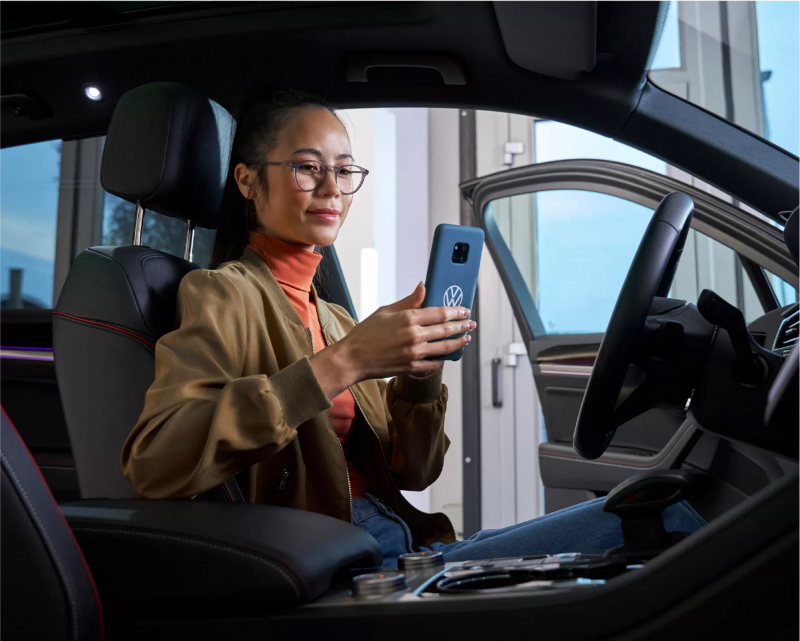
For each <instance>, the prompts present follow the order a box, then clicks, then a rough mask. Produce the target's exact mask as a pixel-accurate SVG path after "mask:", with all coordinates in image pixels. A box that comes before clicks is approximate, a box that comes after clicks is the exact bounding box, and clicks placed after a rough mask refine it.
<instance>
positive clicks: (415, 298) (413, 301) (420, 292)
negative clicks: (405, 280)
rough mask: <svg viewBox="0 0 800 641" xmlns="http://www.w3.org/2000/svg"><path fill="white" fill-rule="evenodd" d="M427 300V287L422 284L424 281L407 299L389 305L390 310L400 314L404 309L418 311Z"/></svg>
mask: <svg viewBox="0 0 800 641" xmlns="http://www.w3.org/2000/svg"><path fill="white" fill-rule="evenodd" d="M424 300H425V285H423V284H422V281H420V282H419V285H417V286H416V287H415V288H414V291H413V292H411V293H410V294H409V295H408V296H406V297H405V298H401V299H400V300H399V301H397V302H396V303H393V304H391V305H389V309H391V310H392V311H395V312H399V311H400V310H403V309H416V308H417V307H419V306H420V305H422V301H424Z"/></svg>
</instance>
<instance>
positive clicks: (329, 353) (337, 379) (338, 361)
mask: <svg viewBox="0 0 800 641" xmlns="http://www.w3.org/2000/svg"><path fill="white" fill-rule="evenodd" d="M310 360H311V366H312V367H313V368H314V373H315V374H316V376H317V380H319V383H320V386H321V387H322V389H323V391H324V392H325V393H326V394H327V395H328V398H330V399H331V400H333V398H334V397H335V396H338V395H339V394H341V393H342V392H343V391H344V390H346V389H347V388H348V387H350V386H351V385H355V384H356V383H358V382H359V381H360V380H362V379H363V376H361V373H360V371H359V369H358V367H356V365H355V363H354V360H353V358H352V357H351V354H350V351H349V349H348V348H347V345H345V344H344V342H340V343H334V344H333V345H330V346H329V347H326V348H325V349H324V350H322V351H320V352H319V353H317V354H315V355H314V356H312V357H311V359H310Z"/></svg>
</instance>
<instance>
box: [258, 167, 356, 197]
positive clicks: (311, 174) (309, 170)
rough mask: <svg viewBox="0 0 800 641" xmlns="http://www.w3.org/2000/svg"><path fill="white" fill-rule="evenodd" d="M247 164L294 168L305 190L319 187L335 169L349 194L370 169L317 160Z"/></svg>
mask: <svg viewBox="0 0 800 641" xmlns="http://www.w3.org/2000/svg"><path fill="white" fill-rule="evenodd" d="M244 164H245V165H282V166H285V167H291V168H292V169H294V179H295V180H296V181H297V186H298V187H300V189H302V190H303V191H314V190H315V189H318V188H319V187H320V186H321V185H322V184H323V183H324V182H325V180H326V179H327V178H328V170H330V169H332V170H333V179H334V180H335V181H336V184H337V185H338V187H339V189H340V190H341V192H342V193H343V194H344V195H346V196H349V195H350V194H354V193H356V192H357V191H358V189H359V188H360V187H361V185H362V184H364V178H366V177H367V174H369V170H368V169H364V168H363V167H359V166H358V165H339V166H337V165H326V164H325V163H323V162H319V161H317V160H298V161H295V162H244Z"/></svg>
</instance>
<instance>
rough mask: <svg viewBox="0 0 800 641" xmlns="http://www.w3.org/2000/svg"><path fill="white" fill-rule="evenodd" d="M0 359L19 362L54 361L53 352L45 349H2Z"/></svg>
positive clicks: (0, 349)
mask: <svg viewBox="0 0 800 641" xmlns="http://www.w3.org/2000/svg"><path fill="white" fill-rule="evenodd" d="M37 352H38V353H37ZM0 358H8V359H12V360H18V361H52V360H53V350H52V349H47V348H44V347H17V348H8V347H2V348H0Z"/></svg>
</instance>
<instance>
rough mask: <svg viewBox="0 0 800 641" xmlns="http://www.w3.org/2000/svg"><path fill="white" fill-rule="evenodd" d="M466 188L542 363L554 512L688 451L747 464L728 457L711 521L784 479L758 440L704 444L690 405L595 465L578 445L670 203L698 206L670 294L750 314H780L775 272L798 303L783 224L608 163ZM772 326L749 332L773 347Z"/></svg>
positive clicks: (547, 166)
mask: <svg viewBox="0 0 800 641" xmlns="http://www.w3.org/2000/svg"><path fill="white" fill-rule="evenodd" d="M461 190H462V195H463V196H464V197H465V198H466V199H467V200H468V201H469V202H471V203H472V205H473V209H474V215H475V221H476V224H478V225H480V226H481V227H482V228H483V229H484V231H485V232H486V244H487V246H488V249H489V251H490V253H491V256H492V258H493V259H494V262H495V265H496V267H497V269H498V271H499V273H500V276H501V279H502V281H503V284H504V286H505V288H506V291H507V294H508V296H509V299H510V302H511V306H512V308H513V311H514V315H515V317H516V320H517V323H518V324H519V328H520V331H521V334H522V338H523V341H524V345H525V349H526V350H527V354H528V357H529V358H530V362H531V366H532V371H533V378H534V381H535V386H536V391H537V393H538V398H539V401H540V403H541V408H542V412H543V416H544V424H545V431H546V438H547V440H546V442H542V443H540V445H539V451H538V456H539V467H540V471H541V477H542V482H543V484H544V494H545V510H546V512H552V511H554V510H557V509H561V508H563V507H567V506H569V505H573V504H575V503H578V502H581V501H584V500H587V499H589V498H594V497H596V496H602V495H604V494H605V493H607V492H608V491H609V490H611V489H612V488H613V487H614V486H616V485H617V484H618V483H620V482H621V481H622V480H624V479H625V478H627V477H629V476H631V475H632V474H635V473H637V472H640V471H642V470H647V469H652V468H659V467H672V466H679V465H680V464H681V463H682V462H683V460H684V459H686V463H687V464H688V465H691V466H693V467H695V468H697V469H700V470H704V471H711V470H712V468H714V466H716V467H719V466H720V463H719V459H720V457H722V458H723V459H724V460H725V461H727V462H729V461H730V460H734V461H739V463H735V464H727V467H728V468H730V469H729V470H728V472H729V473H727V476H726V475H725V474H723V475H722V477H724V478H723V479H722V480H721V481H720V483H719V487H718V488H716V490H715V491H714V492H711V493H709V496H712V498H711V499H709V505H707V506H704V510H705V512H706V515H707V516H708V517H709V518H712V517H713V516H715V515H716V514H718V513H720V512H721V511H724V509H726V508H727V507H729V506H730V505H731V504H733V503H735V502H738V501H739V500H741V498H743V497H744V496H746V495H747V494H749V493H751V491H754V489H757V488H756V486H760V485H762V484H765V483H766V482H767V481H768V480H769V479H770V478H771V477H772V476H774V475H776V474H780V471H779V470H778V471H776V469H775V467H776V466H775V463H774V461H766V460H765V459H764V457H761V456H760V455H759V454H758V453H755V452H752V451H749V450H747V449H746V448H739V449H737V450H736V453H735V455H734V454H731V453H730V452H728V448H729V445H728V444H726V443H725V444H722V445H721V444H720V441H719V439H717V438H715V437H713V436H710V435H704V436H703V438H700V437H699V436H700V432H698V431H697V430H696V428H695V427H694V426H693V425H692V424H691V422H689V421H686V420H685V418H686V417H685V414H684V413H683V412H668V411H665V410H662V409H652V410H650V411H648V412H646V413H645V414H643V415H641V416H638V417H636V418H635V419H633V420H631V421H629V422H628V423H626V424H624V425H623V426H622V427H620V428H619V430H618V431H617V433H616V436H615V437H614V440H613V441H612V443H611V446H610V447H609V448H608V451H607V452H606V453H605V454H604V455H603V456H602V457H601V458H599V459H597V460H594V461H587V460H584V459H581V458H580V457H579V456H578V455H577V454H576V453H575V451H574V450H573V448H572V434H573V430H574V427H575V422H576V419H577V416H578V410H579V408H580V404H581V400H582V398H583V393H584V391H585V389H586V384H587V382H588V380H589V375H590V374H591V371H592V365H593V362H594V358H595V356H596V354H597V350H598V348H599V346H600V342H601V340H602V337H603V331H604V330H605V327H606V325H607V323H608V320H609V318H610V315H611V311H612V309H613V307H614V304H615V303H616V298H617V294H618V292H619V289H620V287H621V285H622V282H623V280H624V278H625V275H626V274H627V270H628V267H629V265H630V262H631V260H632V258H633V255H634V253H635V251H636V249H637V247H638V244H639V241H640V240H641V237H642V234H643V233H644V230H645V227H646V226H647V224H648V222H649V220H650V217H651V215H652V213H653V211H654V209H655V208H656V206H657V205H658V203H659V202H660V201H661V199H662V198H663V197H664V196H666V195H667V194H668V193H670V192H673V191H683V192H684V193H686V194H688V195H689V196H690V197H691V198H692V199H693V200H694V202H695V213H694V217H693V222H692V232H691V233H690V237H689V239H688V241H687V248H686V250H685V251H684V258H683V259H682V262H681V265H680V266H679V270H678V274H677V275H676V278H675V281H674V284H673V288H672V291H671V295H672V297H674V298H681V299H685V300H688V301H689V302H692V303H693V302H696V300H697V296H698V295H699V294H700V292H701V291H702V289H704V288H706V287H708V288H711V289H714V290H715V291H716V292H717V293H719V294H720V295H721V296H723V297H724V298H726V299H727V300H729V301H730V302H732V303H734V304H736V305H738V306H739V307H740V308H741V309H742V311H743V313H744V314H745V318H746V319H747V320H748V321H751V320H754V319H756V318H759V317H762V316H763V315H764V314H765V313H768V312H772V314H778V313H779V311H780V310H779V309H778V308H779V301H778V300H777V298H776V297H775V294H774V292H773V289H772V287H771V286H770V282H769V279H770V278H772V279H773V280H774V281H775V282H785V283H787V284H788V286H789V288H790V290H791V291H793V292H794V297H795V299H796V288H797V278H796V276H795V274H794V270H795V267H794V264H793V262H792V259H791V257H790V255H789V253H788V251H787V250H786V247H785V244H784V242H783V238H782V235H781V230H780V229H779V228H778V226H777V225H774V224H771V223H770V222H769V221H768V220H767V219H766V218H764V217H759V216H757V215H754V214H751V213H748V212H745V211H744V210H743V209H741V208H739V207H737V206H735V205H734V204H731V203H728V202H725V201H724V200H722V199H721V198H717V197H715V196H713V195H711V194H710V193H709V192H707V191H704V190H702V189H699V188H697V187H694V186H692V185H689V184H686V183H684V182H681V181H678V180H676V179H675V178H671V177H669V176H665V175H661V174H657V173H654V172H651V171H648V170H645V169H641V168H637V167H633V166H630V165H625V164H621V163H616V162H610V161H602V160H566V161H556V162H549V163H542V164H538V165H529V166H526V167H521V168H519V169H512V170H508V171H504V172H501V173H497V174H493V175H490V176H484V177H481V178H477V179H474V180H471V181H467V182H465V183H463V184H462V185H461ZM792 288H793V289H792ZM761 325H763V326H764V327H767V328H771V327H774V326H777V323H764V322H763V321H762V322H761ZM761 325H759V326H753V327H751V329H753V331H754V333H755V334H756V335H757V338H759V340H761V341H762V342H764V344H766V345H767V346H771V345H772V340H773V339H774V336H770V335H768V333H769V330H764V331H760V330H759V327H760V326H761ZM721 449H722V450H723V451H722V453H721V452H720V450H721ZM741 459H747V464H743V463H741ZM715 461H716V462H715ZM723 465H725V463H723ZM748 465H749V466H750V467H752V466H755V467H756V468H758V470H757V474H756V475H757V476H758V477H759V479H761V478H762V477H763V483H755V484H753V483H749V484H748V483H747V482H741V478H740V477H742V476H746V475H747V474H748V473H749V472H748V470H749V469H750V468H749V467H748ZM715 469H716V468H715ZM717 476H719V475H717Z"/></svg>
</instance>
